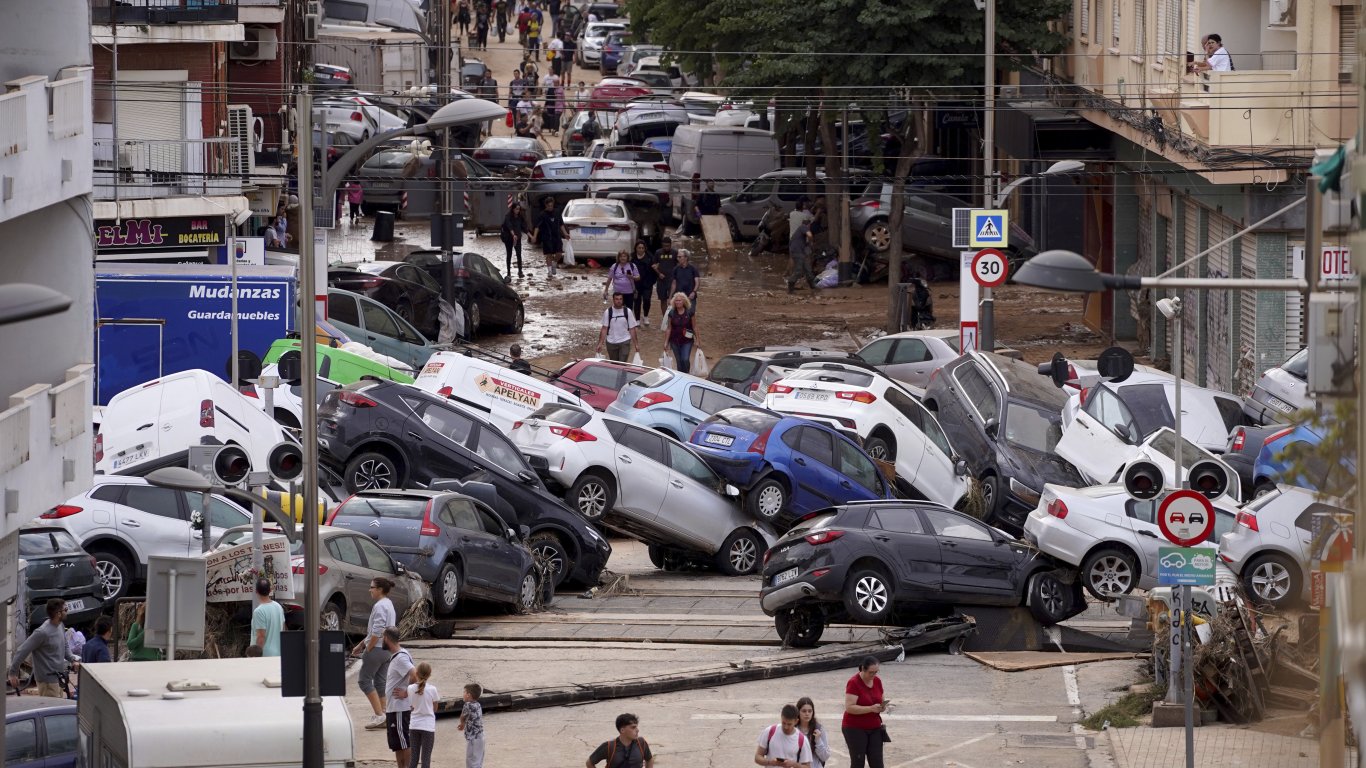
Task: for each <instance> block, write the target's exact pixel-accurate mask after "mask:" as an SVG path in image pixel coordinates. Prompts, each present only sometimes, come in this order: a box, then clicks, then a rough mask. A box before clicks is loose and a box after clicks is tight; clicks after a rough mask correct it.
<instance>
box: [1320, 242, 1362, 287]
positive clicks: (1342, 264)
mask: <svg viewBox="0 0 1366 768" xmlns="http://www.w3.org/2000/svg"><path fill="white" fill-rule="evenodd" d="M1319 268H1320V270H1321V272H1320V274H1321V275H1323V279H1324V280H1348V279H1351V278H1353V277H1356V274H1357V272H1356V269H1355V268H1353V267H1352V249H1351V248H1348V247H1346V246H1337V245H1325V246H1323V251H1322V252H1321V253H1320V254H1319Z"/></svg>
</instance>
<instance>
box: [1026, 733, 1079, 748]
mask: <svg viewBox="0 0 1366 768" xmlns="http://www.w3.org/2000/svg"><path fill="white" fill-rule="evenodd" d="M1018 736H1019V741H1020V746H1022V747H1040V748H1047V749H1069V748H1070V749H1079V747H1078V746H1077V739H1079V738H1081V739H1085V744H1086V749H1092V748H1094V747H1095V746H1096V742H1095V739H1094V737H1091V736H1073V735H1071V734H1065V733H1021V734H1019V735H1018Z"/></svg>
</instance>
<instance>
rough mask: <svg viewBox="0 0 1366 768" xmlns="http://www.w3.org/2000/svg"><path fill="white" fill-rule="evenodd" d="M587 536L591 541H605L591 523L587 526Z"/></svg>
mask: <svg viewBox="0 0 1366 768" xmlns="http://www.w3.org/2000/svg"><path fill="white" fill-rule="evenodd" d="M588 538H590V539H592V540H593V541H606V539H604V538H603V537H602V534H600V533H598V529H597V528H594V527H593V526H591V525H590V526H588Z"/></svg>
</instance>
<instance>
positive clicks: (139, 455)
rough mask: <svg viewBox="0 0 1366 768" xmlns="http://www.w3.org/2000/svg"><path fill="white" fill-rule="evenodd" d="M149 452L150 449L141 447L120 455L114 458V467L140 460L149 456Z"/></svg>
mask: <svg viewBox="0 0 1366 768" xmlns="http://www.w3.org/2000/svg"><path fill="white" fill-rule="evenodd" d="M151 453H152V452H151V451H150V450H147V449H143V450H140V451H135V452H133V453H130V454H128V455H127V456H120V457H118V458H117V459H114V469H118V468H119V467H126V466H129V465H130V464H133V463H135V462H139V461H142V460H143V459H145V458H147V457H148V456H150V455H151Z"/></svg>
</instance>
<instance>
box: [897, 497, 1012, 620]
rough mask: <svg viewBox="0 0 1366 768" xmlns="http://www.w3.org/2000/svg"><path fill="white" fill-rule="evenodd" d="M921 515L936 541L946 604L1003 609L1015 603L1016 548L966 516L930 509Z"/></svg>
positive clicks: (924, 509)
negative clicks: (950, 602)
mask: <svg viewBox="0 0 1366 768" xmlns="http://www.w3.org/2000/svg"><path fill="white" fill-rule="evenodd" d="M920 512H921V514H923V515H924V516H925V519H926V521H927V522H928V523H929V526H930V529H931V530H932V531H933V532H934V535H935V536H936V537H938V539H939V559H940V562H942V563H943V566H944V599H945V600H948V601H955V600H961V601H963V602H967V603H975V604H978V605H1005V604H1011V603H1014V602H1015V601H1016V600H1017V599H1018V597H1019V593H1018V591H1017V585H1016V584H1015V561H1016V559H1017V558H1018V557H1019V553H1017V552H1016V550H1015V547H1016V546H1017V545H1013V544H1011V543H1009V542H1007V541H1005V540H1004V539H998V538H996V537H995V536H993V535H992V533H991V529H989V528H987V526H985V525H983V524H982V523H979V522H977V521H976V520H973V519H971V518H969V517H967V516H965V515H960V514H957V513H955V512H950V511H948V510H945V509H935V508H931V507H925V508H922V509H921V510H920Z"/></svg>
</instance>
